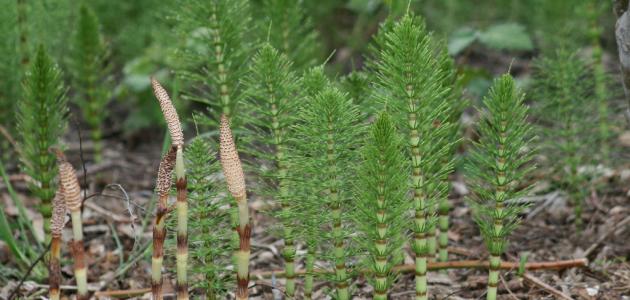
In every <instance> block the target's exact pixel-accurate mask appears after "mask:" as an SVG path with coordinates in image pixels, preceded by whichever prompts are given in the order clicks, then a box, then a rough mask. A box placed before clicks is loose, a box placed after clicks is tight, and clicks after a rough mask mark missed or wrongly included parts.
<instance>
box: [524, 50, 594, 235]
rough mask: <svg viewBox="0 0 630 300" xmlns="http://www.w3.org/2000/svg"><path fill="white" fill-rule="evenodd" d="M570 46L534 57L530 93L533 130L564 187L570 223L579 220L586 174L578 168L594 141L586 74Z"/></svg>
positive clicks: (591, 86)
mask: <svg viewBox="0 0 630 300" xmlns="http://www.w3.org/2000/svg"><path fill="white" fill-rule="evenodd" d="M589 75H590V74H589V72H588V69H587V68H586V65H585V63H584V62H582V61H581V60H580V58H579V57H578V55H577V54H576V53H575V52H572V51H568V50H565V49H560V50H558V51H556V52H555V53H553V54H550V55H547V56H543V57H542V58H540V59H538V60H536V62H535V63H534V88H535V90H534V96H535V100H536V102H535V104H536V105H537V107H536V111H537V114H536V116H537V120H538V126H537V127H538V133H539V135H540V136H541V142H542V143H541V148H543V149H545V151H544V153H545V154H546V155H547V158H548V161H549V165H550V167H551V168H550V169H551V171H552V175H555V176H552V178H558V180H557V181H556V183H557V184H558V185H559V186H560V187H561V188H562V189H564V190H566V192H567V194H568V196H569V199H570V201H571V203H572V205H573V209H574V211H575V224H576V225H577V226H578V227H579V226H580V225H581V223H582V210H583V205H584V199H585V198H586V197H587V192H588V184H589V182H588V179H587V178H586V176H585V174H583V173H581V172H579V171H578V168H579V167H580V166H581V165H584V164H587V163H589V162H590V159H591V157H592V155H591V153H592V151H593V149H592V148H591V147H590V145H593V144H595V142H596V141H595V140H594V139H593V137H595V136H597V135H596V134H594V132H593V131H594V129H593V126H592V125H591V124H593V122H589V121H588V120H592V119H593V117H592V116H593V114H592V112H593V111H594V110H595V109H596V107H595V105H593V104H594V101H592V99H591V92H592V88H593V85H592V82H593V81H592V80H591V78H590V76H589Z"/></svg>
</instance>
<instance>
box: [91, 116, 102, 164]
mask: <svg viewBox="0 0 630 300" xmlns="http://www.w3.org/2000/svg"><path fill="white" fill-rule="evenodd" d="M99 121H100V120H99ZM91 135H92V143H94V162H95V163H100V162H102V161H103V140H102V139H103V132H102V130H101V128H100V127H99V125H95V127H93V128H92V132H91Z"/></svg>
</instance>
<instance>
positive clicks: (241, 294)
mask: <svg viewBox="0 0 630 300" xmlns="http://www.w3.org/2000/svg"><path fill="white" fill-rule="evenodd" d="M236 202H237V204H238V220H239V226H238V228H237V230H238V235H239V250H238V251H237V252H236V262H237V265H236V284H237V286H236V299H237V300H243V299H247V298H248V294H249V291H248V285H249V257H250V252H251V245H250V243H251V241H250V239H251V224H250V222H249V207H248V205H247V197H245V196H244V197H242V198H239V199H236Z"/></svg>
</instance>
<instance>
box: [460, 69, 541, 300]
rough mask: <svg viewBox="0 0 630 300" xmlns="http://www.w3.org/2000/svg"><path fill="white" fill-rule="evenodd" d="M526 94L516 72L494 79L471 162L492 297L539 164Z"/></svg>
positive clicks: (468, 168) (492, 299)
mask: <svg viewBox="0 0 630 300" xmlns="http://www.w3.org/2000/svg"><path fill="white" fill-rule="evenodd" d="M523 98H524V97H523V94H522V93H521V92H520V91H519V90H518V89H517V88H516V85H515V83H514V79H513V78H512V77H511V76H510V75H508V74H506V75H503V76H501V77H499V78H497V79H496V80H495V81H494V84H493V86H492V88H491V89H490V92H489V94H488V96H487V97H486V98H485V99H484V101H483V103H484V105H485V110H484V111H483V112H481V120H480V122H479V128H478V132H479V136H480V138H479V141H477V142H474V143H473V149H472V150H471V152H470V157H469V160H468V161H467V163H466V171H467V174H468V177H469V179H470V186H471V189H472V197H471V200H472V201H471V204H472V205H473V208H474V212H475V213H474V218H475V222H476V223H477V225H478V226H479V228H480V231H481V234H482V236H483V238H484V240H485V242H486V246H487V247H488V251H489V252H490V265H489V275H488V291H487V299H488V300H495V299H496V297H497V286H498V284H499V269H500V266H501V255H502V254H503V252H504V251H505V248H506V247H507V244H508V237H509V235H510V233H511V232H512V230H514V228H515V227H516V226H517V225H518V223H519V213H521V212H522V211H523V209H524V207H525V206H524V205H523V204H519V203H518V202H516V200H518V198H520V197H522V196H525V195H526V194H527V192H528V190H529V189H528V186H529V183H528V182H526V181H525V179H526V176H528V175H529V173H530V171H531V170H532V169H533V168H534V166H533V165H532V164H531V160H532V156H533V152H532V149H531V148H530V147H531V146H532V145H531V144H532V143H531V141H532V130H531V126H530V125H529V124H528V123H527V112H528V109H527V106H526V105H525V104H524V103H523Z"/></svg>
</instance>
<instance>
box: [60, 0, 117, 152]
mask: <svg viewBox="0 0 630 300" xmlns="http://www.w3.org/2000/svg"><path fill="white" fill-rule="evenodd" d="M99 27H100V24H99V21H98V18H97V17H96V14H95V13H94V11H92V9H90V8H89V7H88V6H87V5H86V4H85V3H83V4H81V7H80V9H79V18H78V21H77V26H76V28H77V30H76V32H75V33H74V45H73V47H72V50H73V51H72V52H73V53H72V56H71V59H70V64H69V66H70V70H71V71H72V72H71V73H72V77H73V82H74V87H75V89H76V91H77V93H76V94H75V98H74V101H75V102H76V104H77V106H78V107H80V108H81V113H82V115H83V118H84V119H85V121H86V122H87V123H88V126H89V127H90V136H91V138H92V142H93V143H94V161H95V162H97V163H98V162H101V161H102V152H103V145H102V137H103V133H102V129H101V126H102V124H103V121H104V120H105V118H106V117H107V109H105V106H106V105H107V103H108V101H109V92H108V91H109V90H108V88H107V83H108V75H107V72H108V67H107V64H106V61H107V47H106V45H105V41H104V40H103V36H102V35H101V32H100V28H99Z"/></svg>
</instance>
